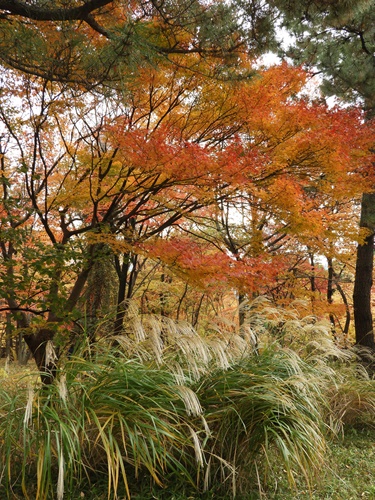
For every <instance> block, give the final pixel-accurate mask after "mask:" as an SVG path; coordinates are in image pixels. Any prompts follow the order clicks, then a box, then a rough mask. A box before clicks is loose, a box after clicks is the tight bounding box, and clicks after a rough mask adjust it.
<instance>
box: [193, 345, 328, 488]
mask: <svg viewBox="0 0 375 500" xmlns="http://www.w3.org/2000/svg"><path fill="white" fill-rule="evenodd" d="M317 377H318V374H317V373H316V372H315V371H314V370H312V369H311V368H310V367H308V366H307V365H306V364H304V363H303V362H302V360H301V359H300V358H299V357H298V356H297V355H295V354H294V353H293V352H292V351H287V350H278V349H275V348H270V349H267V350H265V351H264V352H263V353H262V354H261V355H260V356H253V357H251V358H244V359H242V360H240V361H239V362H238V363H237V364H234V365H232V366H231V367H230V369H228V370H225V371H223V370H221V371H218V370H216V371H214V372H212V373H211V374H209V375H208V376H206V377H205V378H204V379H202V381H201V382H200V383H199V385H198V387H197V394H198V396H199V398H200V401H201V404H202V406H203V408H204V410H205V418H206V420H207V423H208V425H209V427H210V429H211V432H212V440H211V442H210V445H211V450H210V453H211V455H210V458H209V462H208V468H207V475H206V479H207V482H211V483H214V482H216V481H217V480H218V479H219V481H220V482H223V481H226V482H229V483H231V488H232V491H233V492H236V491H237V490H239V491H242V492H246V491H249V490H250V489H251V488H253V487H254V480H255V481H258V482H259V487H260V488H261V487H262V479H263V480H265V479H266V471H267V470H268V465H270V464H271V463H275V456H277V459H278V462H279V463H282V464H283V469H284V470H285V471H286V474H287V476H288V480H289V482H290V484H291V485H294V477H295V474H298V475H301V474H302V475H303V476H304V477H305V479H306V482H307V484H310V482H311V479H312V478H313V476H314V473H315V472H316V471H317V470H318V468H319V467H320V466H321V465H322V463H323V461H324V455H325V450H326V441H325V437H324V430H325V423H324V421H323V419H322V416H321V415H322V413H321V408H322V406H323V405H324V404H325V400H324V394H323V393H322V390H321V384H320V383H319V382H318V378H317ZM228 464H229V465H230V466H228ZM261 476H263V477H261ZM207 486H208V484H207Z"/></svg>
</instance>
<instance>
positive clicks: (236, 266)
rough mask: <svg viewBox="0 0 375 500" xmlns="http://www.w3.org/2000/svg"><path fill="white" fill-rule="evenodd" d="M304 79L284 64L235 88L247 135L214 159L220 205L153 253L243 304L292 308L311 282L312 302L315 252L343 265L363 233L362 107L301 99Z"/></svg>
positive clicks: (367, 138)
mask: <svg viewBox="0 0 375 500" xmlns="http://www.w3.org/2000/svg"><path fill="white" fill-rule="evenodd" d="M306 78H308V74H306V73H304V72H302V71H299V70H296V69H292V68H288V67H287V66H286V65H284V66H280V67H276V68H272V69H270V70H268V71H267V72H264V74H262V75H261V76H259V78H254V79H253V80H252V81H250V82H246V83H242V84H239V85H237V86H236V87H235V89H234V94H233V95H232V99H233V101H232V102H233V104H234V103H235V109H236V120H237V123H238V126H239V129H238V133H237V134H234V135H233V136H232V137H231V138H228V139H226V141H225V147H221V148H220V150H219V151H217V152H215V155H216V157H217V162H218V165H219V166H220V176H218V177H217V184H216V187H215V201H214V204H213V205H211V206H210V207H207V208H205V209H204V210H200V211H199V212H198V213H197V212H195V213H194V214H193V216H192V219H193V221H194V224H188V225H186V223H185V222H183V221H182V222H179V223H178V224H179V226H180V229H181V230H182V231H183V233H185V236H184V237H182V236H180V237H178V235H176V234H175V235H174V237H173V240H172V241H170V242H167V241H163V240H161V241H158V242H157V244H156V245H155V246H154V247H153V248H152V249H151V250H150V251H151V252H154V255H155V252H156V253H158V254H159V255H163V259H165V261H167V262H169V264H170V265H172V266H174V267H175V268H178V269H179V271H180V272H185V274H186V275H188V276H189V277H188V279H190V280H191V282H195V283H198V282H200V286H203V287H205V289H206V290H208V289H211V290H212V289H213V288H214V287H215V283H216V286H217V287H220V286H222V284H224V283H225V284H226V286H227V287H228V285H229V286H231V287H233V289H235V290H237V293H238V296H239V298H240V300H241V299H242V298H244V297H246V296H248V297H249V298H251V297H252V296H254V295H257V294H259V293H268V294H272V295H273V296H274V297H275V299H276V300H279V301H280V300H284V303H285V299H286V297H287V296H286V295H285V294H287V293H289V292H290V293H293V295H294V297H295V298H296V297H298V296H300V295H301V292H300V291H298V290H297V288H294V290H291V289H290V283H291V282H292V281H293V278H294V277H295V276H299V277H300V278H301V277H302V276H305V278H306V281H307V282H308V283H309V284H310V296H311V297H314V295H316V293H317V283H318V276H314V274H313V271H312V269H313V268H314V267H315V265H314V261H315V255H320V256H322V255H326V256H327V258H333V257H336V258H341V259H342V258H343V257H342V256H343V241H344V240H345V241H346V242H348V243H349V242H351V241H353V240H354V239H355V238H356V236H357V230H356V226H355V218H354V216H353V211H354V213H355V205H353V201H354V203H355V200H357V201H358V197H359V195H360V192H361V189H363V187H364V186H366V185H367V184H366V183H367V181H368V170H367V169H366V166H368V161H369V158H370V157H371V155H370V156H369V154H368V150H369V147H370V145H371V144H372V142H371V141H372V140H373V135H372V133H371V130H370V129H369V128H368V126H367V125H363V124H362V123H361V120H362V116H361V113H360V112H358V111H357V110H355V109H351V110H349V109H348V110H339V109H332V110H329V109H328V108H327V106H326V105H325V104H324V103H322V102H320V101H317V102H314V101H312V100H311V99H310V98H309V97H308V96H306V97H305V98H304V97H299V98H296V95H297V94H298V93H301V91H302V89H303V86H304V84H305V83H306ZM348 124H349V125H348ZM221 146H222V145H221ZM343 159H345V161H343ZM349 164H350V167H349V168H348V166H349ZM186 235H190V236H193V239H190V240H189V238H187V236H186ZM197 238H200V239H201V240H202V241H203V243H199V240H198V239H197ZM349 244H350V243H349ZM162 248H163V250H162ZM340 255H341V257H340ZM309 268H310V269H311V272H310V271H309ZM309 273H310V274H309ZM323 282H324V283H325V285H324V289H322V292H321V293H323V292H324V294H325V293H326V288H327V285H326V283H327V280H326V278H325V279H323V277H322V278H321V279H320V283H323ZM301 283H302V280H301V279H300V280H299V282H298V285H297V286H299V287H300V288H302V286H301ZM327 293H328V292H327ZM305 296H306V292H305ZM323 301H324V302H325V301H326V296H325V295H324V298H323ZM312 305H313V311H312V312H314V313H315V314H317V313H318V312H319V311H318V309H317V302H315V305H314V303H313V304H312ZM330 307H331V308H333V306H332V305H331V306H330Z"/></svg>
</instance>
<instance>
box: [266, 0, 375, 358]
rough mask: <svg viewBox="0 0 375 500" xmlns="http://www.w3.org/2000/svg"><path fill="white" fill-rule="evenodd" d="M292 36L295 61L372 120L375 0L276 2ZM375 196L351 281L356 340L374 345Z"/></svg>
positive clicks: (369, 200) (366, 208)
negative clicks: (313, 71)
mask: <svg viewBox="0 0 375 500" xmlns="http://www.w3.org/2000/svg"><path fill="white" fill-rule="evenodd" d="M274 4H276V5H277V6H278V7H279V8H280V9H281V11H282V12H283V15H284V19H285V24H286V26H287V27H288V28H289V29H291V30H292V31H293V33H294V35H295V37H296V43H295V44H293V47H292V48H290V50H289V55H291V56H292V57H293V58H294V59H295V60H297V61H298V63H304V64H305V65H308V66H310V67H311V66H312V67H315V68H318V70H319V71H320V72H321V73H322V75H323V86H322V88H323V91H324V93H325V94H326V95H329V96H338V97H339V98H341V99H344V100H346V101H349V102H356V103H358V104H359V105H360V106H361V107H362V108H363V109H364V111H365V113H366V117H367V119H369V120H371V119H372V118H373V116H374V110H375V84H374V82H375V78H374V68H375V66H374V22H375V20H374V3H373V2H371V1H370V2H368V1H358V2H334V3H332V2H326V1H319V2H299V1H295V2H289V1H288V2H284V1H282V0H281V1H276V2H274ZM374 206H375V196H374V193H373V186H372V187H370V188H369V190H368V191H366V192H365V193H364V194H363V197H362V204H361V217H360V224H359V225H360V229H361V233H362V234H363V235H364V236H365V239H364V240H363V241H362V240H361V241H360V242H359V245H358V247H357V258H356V273H355V285H354V294H353V301H354V319H355V329H356V343H357V344H359V345H363V346H366V347H370V348H372V349H374V334H373V319H372V310H371V288H372V274H373V253H374V231H375V224H374V221H375V215H374Z"/></svg>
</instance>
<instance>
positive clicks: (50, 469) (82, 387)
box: [0, 350, 204, 499]
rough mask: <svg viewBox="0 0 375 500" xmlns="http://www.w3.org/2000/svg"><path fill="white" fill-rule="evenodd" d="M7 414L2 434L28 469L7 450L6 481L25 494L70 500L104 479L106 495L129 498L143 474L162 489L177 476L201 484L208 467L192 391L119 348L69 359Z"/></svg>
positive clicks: (3, 457) (4, 455) (4, 459)
mask: <svg viewBox="0 0 375 500" xmlns="http://www.w3.org/2000/svg"><path fill="white" fill-rule="evenodd" d="M22 410H23V411H22ZM7 412H8V414H9V415H12V417H6V418H5V415H4V414H3V415H2V416H3V417H4V420H3V421H2V422H1V427H0V436H1V439H2V440H4V442H5V444H6V446H5V447H4V448H5V449H7V450H15V449H16V450H17V452H18V455H19V463H21V464H22V468H21V469H22V470H21V471H16V470H15V469H14V467H13V465H14V464H13V460H14V454H13V451H11V452H10V451H8V452H6V453H4V452H1V463H2V469H3V476H4V481H5V482H6V484H7V489H8V492H9V491H11V490H12V488H14V487H18V489H19V488H21V490H22V494H23V495H24V497H25V498H28V497H30V498H37V499H44V498H63V497H64V494H65V495H66V496H67V498H72V496H71V495H72V494H74V491H75V493H77V491H76V490H77V487H79V484H80V483H82V481H86V482H87V481H89V482H90V481H91V482H95V481H96V479H97V478H98V477H101V480H103V477H105V478H106V482H107V489H108V497H110V498H116V497H117V492H118V491H121V492H123V493H122V494H123V495H125V496H127V497H128V498H130V496H131V490H132V488H133V487H134V484H135V483H136V482H137V481H138V480H139V479H141V478H142V479H143V480H147V481H149V482H152V483H155V484H157V485H160V486H164V485H165V484H166V480H167V478H168V477H169V476H170V475H173V474H174V475H176V476H181V477H183V478H184V481H186V482H187V483H190V484H191V485H195V484H196V477H195V476H196V474H197V471H199V468H200V467H201V466H202V456H203V453H202V450H201V449H200V445H199V438H198V436H197V430H196V429H195V427H194V426H195V423H194V420H195V419H197V421H198V422H199V421H200V420H201V419H202V418H203V417H202V415H201V407H200V404H199V401H198V399H197V398H196V396H195V394H194V393H193V391H192V390H190V389H189V388H188V387H185V386H182V385H177V384H176V380H175V377H174V376H173V374H171V373H170V372H168V371H166V370H163V369H160V368H156V367H151V366H146V365H145V364H142V363H139V362H138V361H137V360H134V359H132V360H129V359H126V358H124V356H123V355H122V354H121V352H120V351H118V350H117V351H116V352H114V353H111V352H110V351H108V352H106V353H105V354H104V353H103V352H101V353H96V356H95V358H94V359H92V360H85V359H83V358H75V359H74V360H71V361H69V362H68V363H67V364H66V366H65V367H64V372H63V373H61V374H60V377H59V379H57V380H56V383H55V384H52V385H51V386H50V387H44V388H40V389H38V390H36V391H35V392H33V391H30V394H29V400H28V402H27V404H26V408H25V406H23V408H22V409H20V408H16V407H15V405H14V404H13V406H9V408H8V409H7ZM9 424H11V427H8V426H9ZM200 427H201V428H202V427H204V426H203V425H201V426H200ZM10 497H11V495H10Z"/></svg>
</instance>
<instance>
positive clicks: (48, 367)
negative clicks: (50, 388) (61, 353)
mask: <svg viewBox="0 0 375 500" xmlns="http://www.w3.org/2000/svg"><path fill="white" fill-rule="evenodd" d="M54 334H55V332H54V330H53V329H49V328H41V329H40V330H39V331H38V332H37V333H32V334H30V335H25V336H24V339H25V342H26V344H27V346H28V347H29V349H30V352H31V354H32V355H33V357H34V360H35V363H36V365H37V367H38V370H39V371H40V379H41V381H42V383H43V384H46V385H48V384H51V383H52V382H53V380H54V378H55V376H56V363H55V359H54V358H51V359H48V356H47V346H48V342H50V341H52V339H53V337H54Z"/></svg>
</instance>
